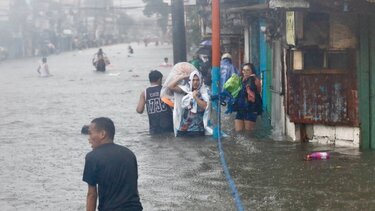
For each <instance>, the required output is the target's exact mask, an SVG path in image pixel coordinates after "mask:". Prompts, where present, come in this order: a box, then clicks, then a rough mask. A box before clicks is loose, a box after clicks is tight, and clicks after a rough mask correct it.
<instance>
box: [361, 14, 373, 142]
mask: <svg viewBox="0 0 375 211" xmlns="http://www.w3.org/2000/svg"><path fill="white" fill-rule="evenodd" d="M359 39H360V41H359V43H360V46H359V64H358V67H359V68H358V101H359V102H358V103H359V120H360V130H361V146H360V147H361V149H375V16H361V17H360V38H359Z"/></svg>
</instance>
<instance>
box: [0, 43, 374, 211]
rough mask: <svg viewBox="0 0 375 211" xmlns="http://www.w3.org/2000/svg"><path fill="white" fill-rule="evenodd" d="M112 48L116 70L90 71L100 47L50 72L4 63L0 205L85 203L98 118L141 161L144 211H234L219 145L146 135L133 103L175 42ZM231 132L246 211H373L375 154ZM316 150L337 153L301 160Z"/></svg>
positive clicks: (30, 62)
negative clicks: (88, 127)
mask: <svg viewBox="0 0 375 211" xmlns="http://www.w3.org/2000/svg"><path fill="white" fill-rule="evenodd" d="M133 48H134V50H135V55H134V56H133V57H130V58H128V57H127V54H126V51H127V45H116V46H110V47H104V51H105V52H106V53H107V54H108V56H109V57H110V59H111V61H112V65H113V66H112V67H110V70H109V71H108V73H105V74H100V73H94V72H93V71H92V69H93V67H92V66H91V64H90V60H91V56H92V54H93V53H94V52H95V51H96V49H91V50H86V51H82V52H78V51H77V52H70V53H64V54H61V55H55V56H51V57H49V61H48V63H49V65H50V71H51V73H52V74H53V75H54V76H53V77H50V78H39V77H38V76H37V74H36V67H37V59H34V58H31V59H24V60H18V61H5V62H3V63H1V64H0V76H1V77H0V89H1V97H0V118H1V120H2V121H1V123H0V124H1V125H0V126H1V130H0V137H1V138H0V166H1V168H0V186H1V188H0V209H1V210H84V209H85V197H86V191H87V185H86V184H85V183H84V182H82V170H83V164H84V163H83V162H84V157H85V154H86V153H87V152H88V151H90V150H91V149H90V146H89V144H88V141H87V136H84V135H81V134H80V129H81V127H82V125H84V124H86V123H88V122H89V121H90V120H91V119H93V118H94V117H98V116H108V117H110V118H112V119H113V120H114V122H115V124H116V129H117V134H116V139H115V141H116V142H117V143H119V144H122V145H125V146H127V147H129V148H130V149H131V150H133V151H134V152H135V154H136V156H137V158H138V164H139V192H140V196H141V201H142V203H143V206H144V208H145V210H235V204H234V201H233V199H232V196H231V195H230V189H229V186H228V184H227V182H226V179H225V177H224V174H223V172H222V168H221V164H220V160H219V153H218V152H217V145H216V142H215V141H214V140H212V139H211V138H210V137H205V138H204V139H199V138H198V139H182V138H175V137H174V136H173V135H172V134H169V135H163V136H155V137H151V136H149V135H148V133H147V131H148V120H147V116H146V114H143V115H139V114H137V113H136V112H135V107H136V104H137V101H138V98H139V94H140V92H141V91H143V89H144V88H145V87H146V86H147V85H148V80H147V75H148V72H149V70H151V69H155V68H157V69H159V70H161V71H162V72H163V73H164V75H165V76H166V75H167V74H168V71H169V70H168V69H165V68H159V67H158V66H159V64H160V63H161V62H162V61H163V58H164V57H165V56H168V57H169V58H170V60H172V52H171V47H170V46H158V47H155V46H149V47H148V48H145V47H143V46H137V45H133ZM231 125H232V117H228V116H224V117H223V127H224V128H225V130H226V131H227V133H228V134H229V135H230V136H229V137H228V138H224V139H223V143H224V149H225V153H226V154H225V155H226V158H227V162H228V166H229V169H230V171H231V174H232V177H233V179H234V181H235V183H236V185H237V188H238V190H239V193H240V196H241V199H242V203H243V205H244V207H245V210H350V209H351V210H372V209H374V207H375V201H374V199H373V196H374V195H375V191H374V190H373V189H372V187H373V186H374V184H375V181H374V179H373V175H374V173H375V166H374V162H373V160H374V154H373V153H372V152H359V151H358V150H355V149H348V148H337V147H333V146H314V145H310V144H305V145H301V144H299V143H291V142H286V141H281V142H274V141H271V140H268V139H267V138H266V137H267V134H268V132H269V131H268V129H267V128H266V129H265V128H263V127H262V125H261V124H259V125H258V128H259V130H258V132H257V133H255V134H253V135H252V136H247V135H243V134H233V132H232V131H231V128H232V127H231ZM312 150H330V151H332V159H330V160H326V161H312V162H306V161H303V160H302V158H303V156H304V155H305V154H306V153H307V152H309V151H312Z"/></svg>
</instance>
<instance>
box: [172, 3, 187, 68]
mask: <svg viewBox="0 0 375 211" xmlns="http://www.w3.org/2000/svg"><path fill="white" fill-rule="evenodd" d="M171 9H172V11H171V13H172V31H173V63H174V64H176V63H179V62H186V35H185V20H184V18H185V15H184V1H183V0H172V2H171Z"/></svg>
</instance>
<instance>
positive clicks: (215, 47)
mask: <svg viewBox="0 0 375 211" xmlns="http://www.w3.org/2000/svg"><path fill="white" fill-rule="evenodd" d="M211 39H212V70H211V76H212V95H218V94H219V92H220V90H219V83H220V0H212V38H211Z"/></svg>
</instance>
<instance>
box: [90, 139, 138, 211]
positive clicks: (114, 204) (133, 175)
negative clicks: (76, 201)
mask: <svg viewBox="0 0 375 211" xmlns="http://www.w3.org/2000/svg"><path fill="white" fill-rule="evenodd" d="M137 168H138V166H137V159H136V157H135V155H134V154H133V152H132V151H130V150H129V149H128V148H126V147H123V146H120V145H117V144H114V143H110V144H104V145H101V146H99V147H98V148H96V149H94V150H93V151H91V152H89V153H87V155H86V161H85V169H84V172H83V181H85V182H87V183H88V184H89V185H91V186H96V185H98V192H99V206H98V209H99V210H119V211H120V210H131V211H138V210H142V205H141V203H140V200H139V195H138V183H137V179H138V169H137Z"/></svg>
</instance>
